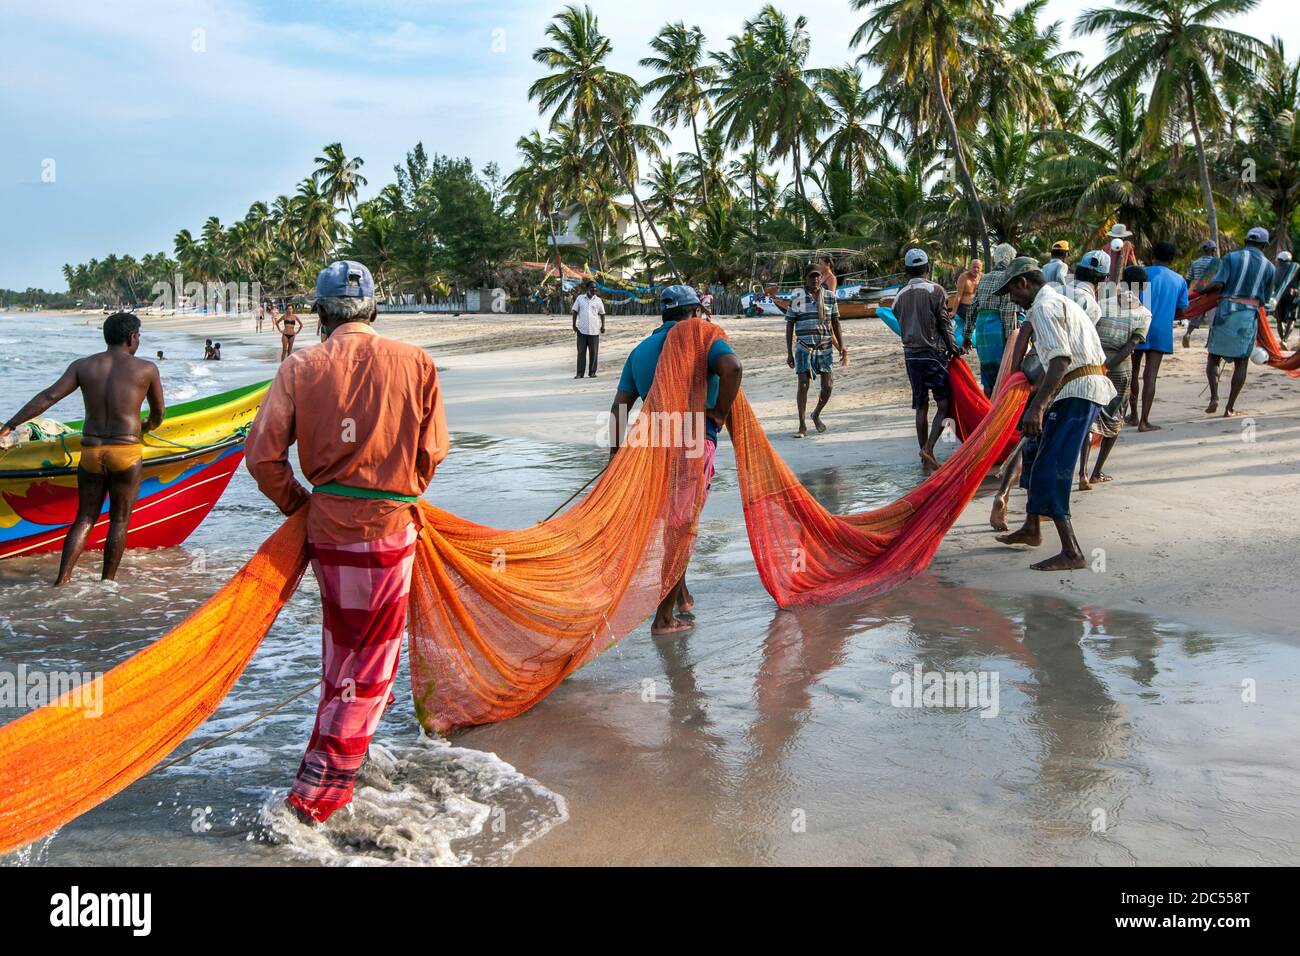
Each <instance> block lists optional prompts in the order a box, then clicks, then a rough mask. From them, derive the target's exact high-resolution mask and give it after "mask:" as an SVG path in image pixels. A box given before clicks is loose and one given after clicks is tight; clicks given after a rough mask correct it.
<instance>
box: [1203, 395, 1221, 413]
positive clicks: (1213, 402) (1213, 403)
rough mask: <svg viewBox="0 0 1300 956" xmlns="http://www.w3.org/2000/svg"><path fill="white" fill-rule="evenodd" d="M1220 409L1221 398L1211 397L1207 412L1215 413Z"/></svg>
mask: <svg viewBox="0 0 1300 956" xmlns="http://www.w3.org/2000/svg"><path fill="white" fill-rule="evenodd" d="M1218 410H1219V400H1218V399H1217V398H1213V399H1210V404H1208V405H1206V406H1205V414H1207V415H1213V414H1214V413H1215V412H1217V411H1218Z"/></svg>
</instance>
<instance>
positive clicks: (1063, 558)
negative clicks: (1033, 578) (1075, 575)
mask: <svg viewBox="0 0 1300 956" xmlns="http://www.w3.org/2000/svg"><path fill="white" fill-rule="evenodd" d="M1087 566H1088V562H1087V561H1086V560H1084V557H1083V555H1081V554H1078V555H1075V554H1066V553H1065V552H1064V551H1062V552H1061V553H1060V554H1058V555H1057V556H1056V557H1054V558H1048V559H1047V560H1046V561H1039V562H1038V563H1037V564H1031V565H1030V566H1029V569H1030V570H1031V571H1079V570H1082V569H1083V568H1086V567H1087Z"/></svg>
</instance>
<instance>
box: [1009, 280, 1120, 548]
mask: <svg viewBox="0 0 1300 956" xmlns="http://www.w3.org/2000/svg"><path fill="white" fill-rule="evenodd" d="M998 291H999V294H1002V295H1008V296H1010V297H1011V298H1012V300H1013V301H1014V302H1015V303H1016V304H1017V305H1018V306H1020V307H1021V308H1024V309H1026V310H1027V312H1026V315H1025V323H1026V324H1027V325H1029V326H1031V327H1032V329H1033V335H1034V349H1035V351H1036V352H1037V354H1038V358H1039V360H1040V361H1041V362H1042V366H1043V375H1042V378H1041V379H1039V381H1038V383H1037V388H1036V390H1035V392H1034V397H1033V398H1032V399H1031V400H1030V403H1029V407H1028V408H1027V409H1026V410H1025V414H1024V417H1023V418H1022V419H1021V424H1020V431H1021V434H1023V435H1024V436H1025V439H1026V442H1025V446H1024V452H1023V466H1022V473H1021V478H1020V485H1021V487H1022V488H1024V489H1025V490H1026V491H1028V492H1029V501H1028V502H1027V504H1026V505H1025V512H1026V513H1025V523H1024V525H1023V526H1022V527H1020V528H1019V529H1018V530H1016V531H1013V532H1012V533H1011V534H1005V535H999V536H998V539H997V540H998V541H1000V542H1002V543H1003V544H1023V545H1028V546H1030V547H1037V546H1039V545H1040V544H1042V543H1043V536H1042V530H1041V527H1040V521H1041V519H1042V518H1043V517H1044V516H1046V517H1048V518H1051V519H1052V521H1053V523H1054V524H1055V525H1056V531H1057V534H1058V535H1059V536H1060V538H1061V553H1060V554H1058V555H1056V556H1055V557H1052V558H1048V559H1047V560H1046V561H1040V562H1038V563H1037V564H1034V565H1032V568H1033V570H1035V571H1068V570H1077V569H1079V568H1083V567H1086V566H1087V561H1086V559H1085V558H1084V554H1083V550H1082V549H1081V548H1080V547H1079V542H1078V540H1077V539H1076V538H1075V536H1074V527H1073V525H1072V524H1071V521H1070V491H1071V489H1072V487H1073V484H1074V469H1075V465H1076V463H1077V462H1078V461H1079V452H1080V451H1081V450H1082V448H1083V442H1084V439H1085V438H1087V436H1088V430H1089V429H1090V428H1091V427H1092V423H1093V420H1094V419H1096V417H1097V413H1098V411H1099V410H1100V409H1101V408H1102V407H1104V406H1106V405H1108V404H1109V403H1110V402H1111V400H1112V399H1114V397H1115V386H1114V385H1112V384H1111V381H1110V379H1109V378H1107V377H1106V353H1105V351H1104V350H1103V349H1102V346H1101V340H1100V339H1099V338H1098V336H1097V329H1096V327H1095V326H1094V325H1093V323H1092V321H1091V320H1090V319H1089V318H1088V316H1087V314H1086V313H1085V312H1084V311H1083V310H1082V309H1081V308H1079V306H1077V305H1076V304H1075V303H1074V302H1073V301H1071V300H1070V299H1067V298H1066V297H1065V296H1063V295H1061V294H1060V293H1059V292H1057V291H1056V290H1055V289H1053V288H1052V287H1051V286H1050V285H1048V284H1047V282H1046V281H1045V280H1044V279H1043V273H1042V270H1041V269H1040V268H1039V265H1038V260H1036V259H1031V258H1029V257H1027V256H1026V257H1021V258H1019V259H1016V260H1015V261H1014V262H1012V263H1011V265H1010V267H1009V268H1008V269H1007V278H1006V280H1005V282H1004V283H1003V285H1002V287H1001V288H1000V289H999V290H998Z"/></svg>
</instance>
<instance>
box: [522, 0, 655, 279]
mask: <svg viewBox="0 0 1300 956" xmlns="http://www.w3.org/2000/svg"><path fill="white" fill-rule="evenodd" d="M546 35H547V37H549V38H550V40H551V45H550V46H545V47H541V48H539V49H537V50H535V51H534V52H533V59H534V60H536V61H537V62H538V63H541V64H543V65H544V66H546V67H548V68H549V69H551V70H552V71H553V72H552V73H550V74H548V75H547V76H543V77H541V78H540V79H538V80H536V81H535V82H534V83H533V85H532V86H530V87H529V88H528V98H529V99H536V100H537V109H538V112H541V113H545V112H548V111H553V113H552V116H551V128H552V129H555V127H556V126H557V124H561V123H564V122H565V121H567V122H568V123H569V124H570V125H571V126H572V127H573V128H574V130H575V131H576V132H577V134H578V135H579V136H583V137H588V138H591V139H599V140H600V142H601V143H602V144H603V145H604V147H605V152H606V154H607V155H608V157H609V159H610V160H611V162H613V164H614V166H615V169H616V171H617V173H618V178H619V179H620V180H621V181H622V183H623V188H624V189H626V190H627V191H628V194H629V195H631V197H632V205H633V206H634V207H635V208H636V210H637V211H638V213H640V214H641V216H642V217H643V218H644V219H645V220H646V221H647V222H648V224H649V226H650V231H651V232H653V233H654V237H655V242H656V243H658V244H659V246H660V247H662V246H663V237H662V236H660V235H659V229H658V227H657V226H656V225H655V223H654V220H652V219H650V218H649V216H646V215H645V209H644V207H642V205H641V200H640V199H639V198H638V197H637V193H636V185H635V183H634V182H633V181H632V178H631V176H630V175H629V173H628V170H627V168H626V166H625V164H624V162H623V161H622V160H621V159H620V157H619V154H618V151H617V150H616V149H615V148H614V146H613V145H612V144H611V143H610V139H609V134H608V132H607V131H606V124H611V123H612V124H613V125H615V126H620V127H623V128H624V129H627V128H630V126H631V125H633V119H632V117H633V116H635V113H636V108H637V106H638V105H639V103H640V97H641V88H640V87H639V86H638V85H637V84H636V82H635V81H634V80H633V79H632V78H631V77H630V76H628V75H627V74H625V73H617V72H615V71H613V70H611V69H610V68H609V67H608V66H606V65H605V60H606V59H607V58H608V57H609V54H610V51H611V49H612V44H611V43H610V42H609V38H608V37H606V36H604V35H603V34H601V32H600V29H599V26H598V24H597V22H596V15H595V14H594V13H592V12H591V8H590V7H583V8H582V9H579V8H578V7H576V6H573V5H570V6H567V7H565V8H564V10H562V11H561V12H560V13H558V14H556V16H555V17H554V19H553V20H552V21H551V22H550V23H549V24H547V27H546ZM628 148H629V149H633V150H634V149H635V146H633V145H630V144H629V146H628ZM624 158H626V156H625V157H624ZM647 258H648V257H647ZM668 261H669V265H670V266H672V257H671V255H669V256H668ZM672 271H673V272H674V273H676V272H677V269H676V267H675V266H672Z"/></svg>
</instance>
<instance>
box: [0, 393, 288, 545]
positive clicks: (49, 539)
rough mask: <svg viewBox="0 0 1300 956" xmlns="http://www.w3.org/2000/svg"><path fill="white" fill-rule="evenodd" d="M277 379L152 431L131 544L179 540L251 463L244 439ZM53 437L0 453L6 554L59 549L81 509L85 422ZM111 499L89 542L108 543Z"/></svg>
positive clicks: (170, 412) (181, 410)
mask: <svg viewBox="0 0 1300 956" xmlns="http://www.w3.org/2000/svg"><path fill="white" fill-rule="evenodd" d="M269 384H270V383H269V382H257V383H255V384H253V385H245V386H243V387H242V388H237V389H234V390H232V391H229V392H222V393H221V394H219V395H212V396H209V397H208V398H201V399H196V400H195V401H192V402H183V403H181V404H179V405H174V406H172V407H170V408H168V409H167V418H166V419H165V420H164V421H163V424H162V425H161V426H160V427H159V428H158V429H157V430H156V431H153V432H148V433H146V434H145V436H144V442H143V444H144V462H143V474H142V477H141V481H140V494H139V496H138V497H137V498H136V505H135V510H134V511H133V512H132V513H131V523H130V525H129V526H128V528H127V534H126V546H127V547H128V548H168V547H174V546H175V545H179V544H180V543H181V542H183V541H184V540H185V539H186V538H188V537H189V536H190V534H191V533H192V532H193V531H194V529H195V528H197V527H198V526H199V523H200V522H201V521H203V519H204V518H205V517H207V515H208V512H209V511H211V510H212V506H213V505H215V504H216V503H217V499H218V498H220V497H221V495H222V492H224V491H225V490H226V485H227V484H229V483H230V477H231V475H233V474H234V473H235V469H236V468H238V467H239V463H240V462H241V461H243V460H244V441H245V438H246V436H247V434H248V429H249V426H250V425H252V423H253V417H254V416H255V415H256V414H257V409H258V408H259V407H260V406H261V404H262V399H263V397H264V396H265V395H266V390H267V388H268V386H269ZM68 426H69V428H70V429H72V430H71V431H69V432H68V433H66V434H63V435H59V436H57V437H56V438H53V439H51V440H49V441H30V442H24V443H23V444H20V445H17V446H14V447H12V448H9V449H6V450H4V451H0V558H15V557H20V556H26V555H32V554H41V553H44V552H47V551H58V550H61V549H62V547H63V539H64V537H65V536H66V535H67V532H68V527H69V526H70V525H71V524H72V522H73V520H74V519H75V518H76V513H77V465H78V463H79V462H80V460H81V433H80V430H79V429H80V426H81V422H69V423H68ZM107 534H108V503H107V502H105V504H104V510H103V512H102V513H101V516H100V518H99V520H98V521H96V522H95V526H94V527H93V528H92V529H91V532H90V537H89V538H88V539H87V542H86V547H87V548H102V547H103V545H104V538H105V536H106V535H107Z"/></svg>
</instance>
